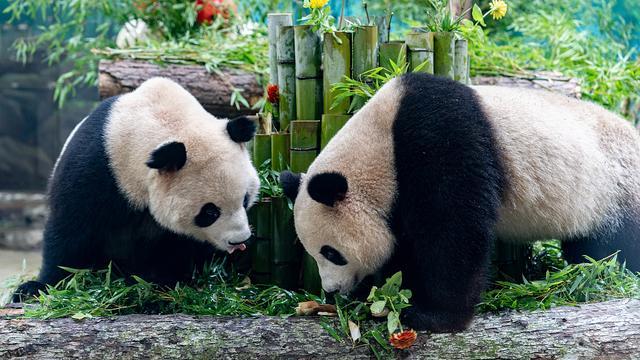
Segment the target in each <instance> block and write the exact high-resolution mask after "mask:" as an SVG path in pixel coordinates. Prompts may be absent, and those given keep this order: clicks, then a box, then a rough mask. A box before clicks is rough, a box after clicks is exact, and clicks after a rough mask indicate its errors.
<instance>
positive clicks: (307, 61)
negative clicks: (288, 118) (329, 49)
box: [294, 25, 322, 120]
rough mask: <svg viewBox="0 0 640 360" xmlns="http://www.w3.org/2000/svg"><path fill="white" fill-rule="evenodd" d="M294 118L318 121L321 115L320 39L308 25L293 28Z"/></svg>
mask: <svg viewBox="0 0 640 360" xmlns="http://www.w3.org/2000/svg"><path fill="white" fill-rule="evenodd" d="M294 37H295V41H294V42H295V61H296V118H297V119H301V120H319V119H320V116H321V114H322V80H321V77H322V71H321V60H322V59H321V53H322V49H321V47H320V37H319V36H318V34H317V33H316V32H315V31H313V29H312V28H311V26H310V25H299V26H294Z"/></svg>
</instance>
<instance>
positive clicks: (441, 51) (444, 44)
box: [433, 32, 456, 79]
mask: <svg viewBox="0 0 640 360" xmlns="http://www.w3.org/2000/svg"><path fill="white" fill-rule="evenodd" d="M433 47H434V50H433V73H434V74H435V75H438V76H444V77H448V78H449V79H453V76H454V71H453V68H454V59H455V51H456V39H455V34H454V33H453V32H437V33H434V34H433Z"/></svg>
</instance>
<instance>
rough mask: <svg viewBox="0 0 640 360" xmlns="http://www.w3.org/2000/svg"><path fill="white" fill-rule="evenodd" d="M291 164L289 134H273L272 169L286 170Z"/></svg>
mask: <svg viewBox="0 0 640 360" xmlns="http://www.w3.org/2000/svg"><path fill="white" fill-rule="evenodd" d="M288 165H289V134H287V133H281V134H271V169H272V170H274V171H284V170H286V169H287V167H288Z"/></svg>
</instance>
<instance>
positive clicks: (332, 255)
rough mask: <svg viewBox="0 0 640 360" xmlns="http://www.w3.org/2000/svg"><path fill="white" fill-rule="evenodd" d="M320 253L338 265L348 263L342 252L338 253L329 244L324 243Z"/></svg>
mask: <svg viewBox="0 0 640 360" xmlns="http://www.w3.org/2000/svg"><path fill="white" fill-rule="evenodd" d="M320 254H321V255H322V256H324V258H325V259H327V260H329V261H331V262H332V263H334V264H336V265H338V266H344V265H347V264H348V261H347V259H345V258H344V256H342V254H340V252H339V251H338V250H336V249H334V248H332V247H331V246H327V245H325V246H323V247H322V248H320Z"/></svg>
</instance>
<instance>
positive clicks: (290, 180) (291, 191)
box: [280, 170, 302, 202]
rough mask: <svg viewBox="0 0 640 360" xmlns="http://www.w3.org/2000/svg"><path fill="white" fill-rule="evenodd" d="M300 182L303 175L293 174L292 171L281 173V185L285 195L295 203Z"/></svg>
mask: <svg viewBox="0 0 640 360" xmlns="http://www.w3.org/2000/svg"><path fill="white" fill-rule="evenodd" d="M300 180H302V175H301V174H296V173H292V172H291V171H286V170H285V171H283V172H281V173H280V185H282V189H283V190H284V195H285V196H286V197H288V198H289V200H291V201H293V202H295V201H296V198H297V197H298V190H299V189H300Z"/></svg>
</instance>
